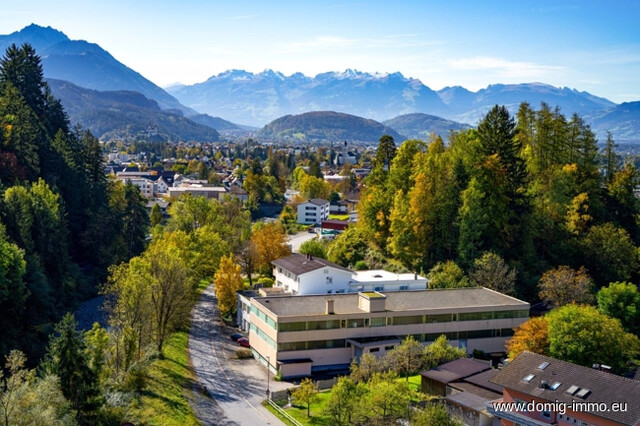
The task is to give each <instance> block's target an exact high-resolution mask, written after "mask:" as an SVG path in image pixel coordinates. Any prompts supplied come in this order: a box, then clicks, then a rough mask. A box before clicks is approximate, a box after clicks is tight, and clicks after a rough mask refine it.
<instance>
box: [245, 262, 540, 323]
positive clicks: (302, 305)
mask: <svg viewBox="0 0 640 426" xmlns="http://www.w3.org/2000/svg"><path fill="white" fill-rule="evenodd" d="M274 263H275V262H274ZM382 294H384V295H385V296H387V297H386V300H385V310H386V311H387V312H392V313H393V312H411V311H425V310H430V309H447V308H449V309H455V308H482V307H487V308H511V309H514V310H515V309H529V304H528V303H527V302H523V301H522V300H518V299H516V298H515V297H511V296H507V295H505V294H501V293H498V292H496V291H493V290H490V289H487V288H484V287H470V288H451V289H432V290H403V291H385V292H382ZM359 297H360V295H359V294H358V293H341V294H321V295H296V296H279V297H256V298H254V299H253V303H255V304H257V305H260V306H261V307H262V308H264V309H266V310H268V311H270V312H271V313H273V314H274V315H276V316H277V317H281V318H286V317H300V316H317V315H326V314H325V309H326V301H327V299H332V300H333V307H334V313H335V314H338V315H340V314H362V313H365V311H363V310H362V309H360V308H359V307H358V299H359Z"/></svg>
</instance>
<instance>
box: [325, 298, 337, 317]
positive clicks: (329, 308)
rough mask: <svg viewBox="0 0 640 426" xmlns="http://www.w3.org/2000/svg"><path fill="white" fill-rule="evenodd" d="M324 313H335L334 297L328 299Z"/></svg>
mask: <svg viewBox="0 0 640 426" xmlns="http://www.w3.org/2000/svg"><path fill="white" fill-rule="evenodd" d="M324 313H325V314H327V315H333V314H335V312H334V310H333V299H327V308H326V309H325V312H324Z"/></svg>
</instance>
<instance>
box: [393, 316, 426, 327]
mask: <svg viewBox="0 0 640 426" xmlns="http://www.w3.org/2000/svg"><path fill="white" fill-rule="evenodd" d="M422 320H423V316H422V315H410V316H406V317H393V325H408V324H422Z"/></svg>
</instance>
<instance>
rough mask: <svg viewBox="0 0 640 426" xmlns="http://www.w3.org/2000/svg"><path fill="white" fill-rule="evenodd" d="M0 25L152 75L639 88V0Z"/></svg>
mask: <svg viewBox="0 0 640 426" xmlns="http://www.w3.org/2000/svg"><path fill="white" fill-rule="evenodd" d="M2 3H4V4H2V6H1V9H2V14H0V34H9V33H11V32H13V31H17V30H19V29H21V28H23V27H25V26H26V25H29V24H30V23H36V24H38V25H43V26H52V27H54V28H56V29H58V30H60V31H62V32H64V33H65V34H67V35H68V36H69V37H70V38H72V39H84V40H87V41H90V42H94V43H98V44H100V45H101V46H102V47H103V48H105V49H106V50H108V51H109V52H110V53H111V54H112V55H113V56H114V57H115V58H116V59H118V60H119V61H121V62H123V63H124V64H126V65H127V66H129V67H131V68H133V69H135V70H136V71H138V72H140V73H141V74H142V75H144V76H145V77H147V78H148V79H150V80H152V81H153V82H155V83H156V84H158V85H161V86H167V85H169V84H172V83H176V82H182V83H187V84H192V83H196V82H200V81H204V80H206V79H207V78H208V77H210V76H212V75H215V74H218V73H220V72H223V71H225V70H228V69H245V70H247V71H252V72H260V71H262V70H264V69H267V68H270V69H273V70H276V71H280V72H283V73H284V74H286V75H290V74H292V73H294V72H297V71H300V72H303V73H304V74H306V75H315V74H317V73H320V72H326V71H342V70H344V69H346V68H352V69H357V70H360V71H368V72H396V71H400V72H401V73H403V74H404V75H405V76H410V77H415V78H419V79H420V80H422V82H423V83H424V84H426V85H427V86H429V87H431V88H432V89H435V90H437V89H441V88H442V87H445V86H452V85H460V86H464V87H466V88H468V89H470V90H478V89H480V88H483V87H486V86H487V85H489V84H494V83H524V82H534V81H539V82H543V83H548V84H552V85H555V86H568V87H571V88H576V89H578V90H586V91H589V92H591V93H593V94H595V95H598V96H604V97H607V98H609V99H611V100H612V101H615V102H623V101H631V100H640V25H639V23H640V2H638V1H635V0H628V1H618V0H609V1H584V0H581V1H562V0H555V1H546V0H540V1H525V0H510V1H479V0H476V1H425V0H423V1H396V2H390V1H357V0H356V1H353V2H338V1H332V0H328V1H290V2H289V1H286V2H285V1H278V2H276V1H272V2H267V1H224V2H222V1H205V0H193V1H190V0H183V1H181V2H178V1H168V0H158V1H153V2H152V1H136V0H111V1H108V2H107V1H103V2H93V1H91V2H87V1H70V0H58V1H56V2H51V1H29V0H23V1H21V2H17V1H3V2H2Z"/></svg>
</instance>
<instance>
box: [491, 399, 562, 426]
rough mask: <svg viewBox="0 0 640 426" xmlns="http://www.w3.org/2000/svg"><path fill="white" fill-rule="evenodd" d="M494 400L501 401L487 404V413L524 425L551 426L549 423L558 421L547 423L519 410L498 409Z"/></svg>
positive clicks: (554, 423)
mask: <svg viewBox="0 0 640 426" xmlns="http://www.w3.org/2000/svg"><path fill="white" fill-rule="evenodd" d="M493 402H499V401H492V402H489V403H488V404H487V413H489V414H491V415H492V416H495V417H497V418H499V419H505V420H509V421H511V422H513V423H516V424H521V425H524V426H549V425H556V424H557V423H556V422H553V423H551V422H549V423H547V422H542V421H540V420H536V419H532V418H531V417H527V416H525V415H524V414H521V413H518V412H517V411H498V410H496V409H495V408H493Z"/></svg>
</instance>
